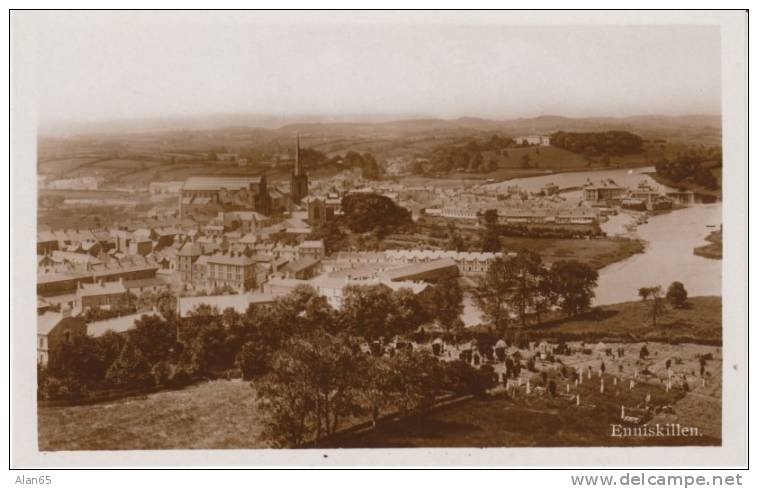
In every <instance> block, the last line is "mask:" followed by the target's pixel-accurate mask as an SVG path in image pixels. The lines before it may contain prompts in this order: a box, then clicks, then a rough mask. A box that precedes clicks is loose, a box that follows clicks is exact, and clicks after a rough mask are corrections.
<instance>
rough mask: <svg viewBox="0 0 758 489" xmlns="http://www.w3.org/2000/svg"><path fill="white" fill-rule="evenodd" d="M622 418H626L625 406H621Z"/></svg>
mask: <svg viewBox="0 0 758 489" xmlns="http://www.w3.org/2000/svg"><path fill="white" fill-rule="evenodd" d="M621 419H624V406H623V405H622V406H621Z"/></svg>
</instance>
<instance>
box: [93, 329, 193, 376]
mask: <svg viewBox="0 0 758 489" xmlns="http://www.w3.org/2000/svg"><path fill="white" fill-rule="evenodd" d="M176 337H177V332H176V325H175V324H173V323H171V322H168V321H166V320H164V319H163V318H161V317H159V316H156V315H149V316H148V315H145V316H142V317H141V318H140V319H138V320H137V321H136V322H135V326H134V329H132V330H131V331H129V333H128V335H127V339H126V342H125V344H124V347H123V348H122V349H121V352H120V353H119V355H118V357H117V358H116V360H115V361H114V362H113V364H112V365H111V366H110V367H109V368H108V371H107V373H106V381H107V382H108V383H110V384H113V385H117V386H146V385H152V384H153V374H152V368H153V366H154V365H156V364H157V363H159V362H161V361H163V360H167V359H171V358H172V357H173V356H174V355H175V353H176V351H177V346H178V345H177V341H176Z"/></svg>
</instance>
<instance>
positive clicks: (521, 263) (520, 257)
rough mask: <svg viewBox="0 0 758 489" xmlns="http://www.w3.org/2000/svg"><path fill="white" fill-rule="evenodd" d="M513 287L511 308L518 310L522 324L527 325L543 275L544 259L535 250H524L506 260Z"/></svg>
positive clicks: (510, 296)
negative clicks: (529, 312)
mask: <svg viewBox="0 0 758 489" xmlns="http://www.w3.org/2000/svg"><path fill="white" fill-rule="evenodd" d="M505 263H506V270H507V271H508V273H509V274H510V276H511V277H512V278H511V280H512V281H513V288H512V289H511V291H510V294H509V295H508V300H509V302H510V305H511V308H512V309H513V310H514V311H516V312H517V314H518V317H519V319H520V320H521V326H522V327H526V318H527V313H528V311H530V310H532V309H534V306H535V303H536V301H537V297H538V293H539V288H540V282H541V277H542V259H541V258H540V256H539V255H538V254H536V253H534V252H533V251H529V250H523V251H521V252H520V253H518V254H517V255H516V256H511V257H508V258H507V259H506V260H505Z"/></svg>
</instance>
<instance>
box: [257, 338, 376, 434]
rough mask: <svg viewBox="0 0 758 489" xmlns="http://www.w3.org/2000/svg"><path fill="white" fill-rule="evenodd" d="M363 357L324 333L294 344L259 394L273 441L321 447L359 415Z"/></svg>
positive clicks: (353, 347) (278, 360)
mask: <svg viewBox="0 0 758 489" xmlns="http://www.w3.org/2000/svg"><path fill="white" fill-rule="evenodd" d="M362 356H363V353H361V352H360V349H359V348H358V345H357V344H356V343H354V342H352V341H351V340H349V339H347V338H346V337H341V336H332V335H329V334H328V333H325V332H323V331H315V332H313V333H310V334H308V335H305V336H302V337H297V338H292V339H290V340H289V341H288V342H287V343H286V345H285V347H284V348H283V349H282V350H280V351H279V352H277V354H276V355H275V357H274V361H273V368H272V370H271V373H270V374H269V375H268V376H267V378H266V379H265V381H264V382H263V383H262V385H261V387H260V388H259V394H260V395H261V399H262V402H261V406H262V407H263V409H264V411H266V413H267V415H268V416H267V417H266V421H265V425H266V429H267V432H268V433H269V435H270V436H271V437H272V438H273V439H274V440H275V441H278V442H279V443H280V444H284V445H289V446H293V445H300V444H302V443H303V442H306V441H309V440H310V439H313V440H314V443H315V444H318V442H319V440H320V439H321V438H322V437H323V436H325V435H326V436H328V435H330V434H332V433H334V432H335V431H336V430H337V428H338V427H339V423H340V421H341V420H342V419H344V417H345V416H348V415H353V414H357V413H358V412H359V411H360V406H359V405H358V403H357V399H358V385H359V383H358V380H357V378H356V373H357V371H358V368H357V367H358V364H359V362H360V361H361V359H362Z"/></svg>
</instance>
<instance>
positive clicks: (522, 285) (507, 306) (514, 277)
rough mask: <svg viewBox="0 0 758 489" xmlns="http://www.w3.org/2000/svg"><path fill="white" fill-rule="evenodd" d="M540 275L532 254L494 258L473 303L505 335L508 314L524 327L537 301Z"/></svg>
mask: <svg viewBox="0 0 758 489" xmlns="http://www.w3.org/2000/svg"><path fill="white" fill-rule="evenodd" d="M542 274H543V269H542V260H541V258H540V257H539V255H537V254H536V253H534V252H531V251H527V250H524V251H522V252H520V253H518V254H517V255H516V256H508V257H505V258H496V259H495V260H494V261H493V262H492V263H491V264H490V267H489V269H488V270H487V273H486V274H485V275H484V277H482V278H481V279H480V282H479V286H478V287H477V289H476V295H475V299H476V301H477V303H478V304H479V307H480V308H481V309H482V311H483V312H484V313H485V316H486V317H487V318H488V319H489V320H491V321H492V322H494V323H495V326H496V328H498V329H499V330H501V331H503V332H504V331H505V327H506V324H507V317H508V316H509V315H510V314H511V313H515V314H516V315H517V317H518V319H519V321H520V322H521V326H522V327H525V326H526V321H527V314H528V312H529V311H531V310H533V308H534V306H535V304H536V301H537V297H538V293H539V285H540V280H541V276H542Z"/></svg>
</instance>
